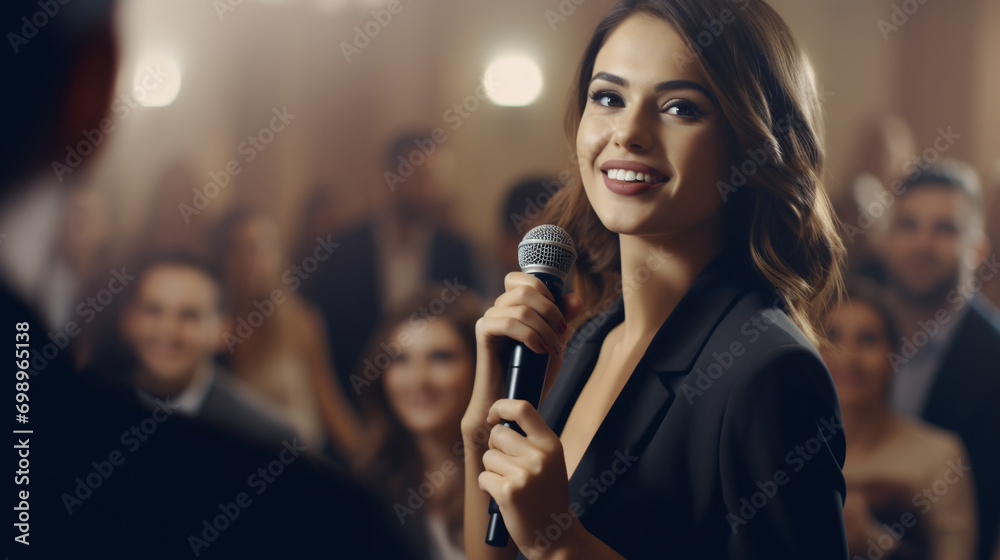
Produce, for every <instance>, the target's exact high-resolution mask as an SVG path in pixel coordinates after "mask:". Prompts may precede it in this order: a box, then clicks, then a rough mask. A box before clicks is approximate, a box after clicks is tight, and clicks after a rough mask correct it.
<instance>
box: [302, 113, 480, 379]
mask: <svg viewBox="0 0 1000 560" xmlns="http://www.w3.org/2000/svg"><path fill="white" fill-rule="evenodd" d="M432 148H433V150H432ZM384 165H385V168H384V173H383V176H382V177H379V179H378V180H379V183H380V184H385V185H386V186H385V187H384V188H385V191H382V192H385V193H386V196H387V200H386V201H385V204H384V205H383V206H382V208H381V209H380V210H379V211H377V212H376V213H375V215H374V216H372V217H371V218H369V219H367V220H365V221H364V222H362V223H361V224H360V225H359V226H357V227H355V228H353V229H350V230H348V231H347V232H344V233H343V234H341V235H338V236H336V237H333V236H330V237H324V238H323V242H318V245H322V244H323V243H325V242H327V241H333V242H335V246H336V248H335V249H334V250H333V251H332V254H331V255H330V258H329V259H328V260H326V261H325V262H322V263H319V266H318V267H317V268H316V270H315V272H310V273H309V274H308V277H307V278H305V279H304V280H303V294H304V295H305V296H306V297H307V298H308V299H310V300H311V301H313V302H315V304H316V306H317V307H319V309H320V310H321V311H322V313H323V318H324V319H325V320H326V324H327V327H328V328H329V332H328V337H329V338H328V340H329V347H330V350H331V352H332V354H333V360H334V364H335V365H336V368H337V370H338V371H339V372H340V375H341V383H342V386H343V388H344V391H347V392H348V395H349V398H351V399H355V398H356V397H357V395H355V394H354V393H353V392H351V385H350V382H349V377H350V374H351V373H352V372H353V371H354V368H355V367H356V366H357V364H358V361H359V360H360V358H361V353H362V352H363V351H364V348H365V344H367V342H368V340H369V339H370V338H371V337H372V335H373V334H374V331H375V328H376V326H377V325H378V322H379V317H380V315H381V314H382V313H383V312H384V311H385V310H387V309H392V308H394V307H395V306H397V305H399V304H400V303H401V302H403V301H406V300H407V299H409V298H410V297H412V296H413V295H414V294H415V292H416V291H418V290H419V288H420V287H421V286H424V285H426V284H428V283H433V282H451V283H455V284H458V285H462V286H467V287H468V288H469V289H471V290H474V291H477V292H480V291H481V286H480V283H479V274H478V272H477V269H476V264H475V260H474V258H473V251H472V248H471V246H470V244H469V243H468V242H467V241H466V240H465V239H463V238H462V237H460V236H458V235H456V234H455V233H452V232H451V231H449V228H448V227H447V226H446V223H447V221H448V220H447V216H448V209H449V205H450V204H451V202H452V200H453V198H454V189H452V188H451V187H450V186H449V184H450V183H451V181H452V177H453V176H454V175H455V172H454V162H453V156H452V153H451V152H450V151H449V146H448V145H447V143H443V144H442V143H439V142H437V141H436V140H435V139H434V134H433V133H431V132H426V133H416V134H404V135H401V136H399V137H398V138H396V139H395V140H394V141H393V142H392V143H391V144H390V145H389V147H388V149H387V150H386V153H385V164H384ZM318 245H317V246H318Z"/></svg>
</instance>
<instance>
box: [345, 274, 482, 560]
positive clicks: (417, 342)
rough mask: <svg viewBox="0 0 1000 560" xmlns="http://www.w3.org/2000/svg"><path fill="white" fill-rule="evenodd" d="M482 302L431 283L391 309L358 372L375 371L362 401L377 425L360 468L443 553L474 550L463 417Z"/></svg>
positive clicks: (420, 538)
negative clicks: (469, 538) (466, 531)
mask: <svg viewBox="0 0 1000 560" xmlns="http://www.w3.org/2000/svg"><path fill="white" fill-rule="evenodd" d="M421 309H431V310H437V312H435V313H433V314H432V315H420V314H419V310H421ZM482 311H483V309H482V306H481V304H480V301H479V298H478V297H476V296H475V295H473V294H471V293H464V294H458V295H454V294H450V292H449V288H448V287H445V286H436V287H433V288H429V289H428V290H426V291H424V292H421V293H420V294H418V295H417V296H416V297H414V298H412V299H411V300H410V301H409V302H404V303H403V304H401V305H400V306H397V308H396V309H395V310H394V311H392V312H391V313H390V314H389V315H388V318H387V319H386V320H385V321H384V322H383V324H382V326H381V328H379V330H378V334H377V335H376V337H375V339H374V340H373V341H372V344H370V345H369V353H368V358H367V360H366V361H365V364H366V368H362V369H361V370H359V371H358V372H357V373H356V375H357V376H359V379H360V378H363V379H364V380H365V382H364V383H363V384H362V385H361V386H360V389H361V392H360V401H361V404H362V410H363V411H364V413H365V416H366V418H368V419H369V423H370V425H371V427H372V433H373V437H372V438H371V440H370V441H369V442H368V443H369V446H368V448H367V451H366V453H365V455H364V457H363V458H362V461H361V463H360V467H361V468H360V471H361V472H362V473H363V474H364V476H366V477H368V478H369V480H371V482H372V483H373V484H374V485H376V486H377V487H378V488H381V489H382V490H383V491H384V496H385V499H386V501H387V503H388V504H390V505H391V507H392V509H393V510H394V512H395V513H396V515H397V517H398V519H399V522H400V523H401V524H403V526H404V528H405V529H407V533H408V534H409V535H410V538H411V540H412V541H413V542H414V544H415V545H416V547H417V548H419V549H421V550H429V551H430V552H431V553H430V555H429V557H430V558H432V559H433V560H460V559H464V558H465V553H464V546H463V544H462V515H463V513H462V508H463V503H464V502H463V483H464V479H463V472H464V471H463V467H462V465H463V456H464V455H463V446H462V437H461V435H462V434H461V431H460V429H459V424H460V422H461V419H462V415H463V414H464V413H465V408H466V407H467V406H468V404H469V398H470V397H471V395H472V382H473V377H474V374H475V325H476V321H477V320H478V319H479V317H481V316H482ZM386 348H392V349H393V353H394V354H396V355H395V356H394V357H393V356H390V355H389V354H388V353H387V351H386V350H385V349H386ZM369 364H371V366H369ZM382 364H384V365H385V366H386V367H384V368H382V367H381V365H382ZM362 376H363V377H362Z"/></svg>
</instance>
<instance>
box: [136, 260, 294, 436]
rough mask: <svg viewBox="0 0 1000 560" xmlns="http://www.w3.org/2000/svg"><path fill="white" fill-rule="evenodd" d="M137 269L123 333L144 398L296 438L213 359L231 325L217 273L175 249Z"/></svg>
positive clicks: (227, 426)
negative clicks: (174, 252) (172, 252)
mask: <svg viewBox="0 0 1000 560" xmlns="http://www.w3.org/2000/svg"><path fill="white" fill-rule="evenodd" d="M135 276H136V280H135V283H136V288H135V292H134V294H133V296H132V299H131V301H130V302H129V304H128V306H127V307H126V309H125V312H124V314H123V316H122V319H121V332H122V337H123V339H124V340H125V341H126V342H127V344H128V346H129V349H130V351H131V352H130V354H131V355H132V357H133V358H134V359H133V360H131V362H132V363H131V364H130V368H129V369H130V371H131V375H130V381H131V382H132V384H134V386H135V388H136V390H137V394H138V396H139V400H140V401H141V403H142V404H143V405H145V406H146V407H147V408H149V409H151V410H155V409H156V408H157V407H160V408H164V409H166V410H167V413H168V414H169V413H170V412H171V411H177V412H179V413H181V414H186V415H188V416H193V417H195V418H197V419H199V420H201V421H203V422H205V423H207V424H211V425H213V426H216V427H218V428H220V429H223V430H225V431H227V432H231V433H234V434H238V435H240V436H242V437H244V438H246V439H248V440H251V441H257V442H260V443H265V444H267V443H270V444H278V445H280V444H281V442H282V441H284V440H289V441H291V439H292V437H294V433H293V431H292V430H291V429H290V428H288V427H286V426H285V425H283V424H282V423H281V420H280V416H278V415H276V414H275V413H274V412H273V408H274V407H273V406H270V405H269V403H267V402H266V401H264V400H263V399H260V398H259V397H257V395H255V394H254V393H253V392H252V391H250V390H249V389H247V388H246V387H244V386H243V385H242V383H240V382H239V381H237V380H236V379H233V378H232V377H231V375H230V374H229V372H226V371H222V370H221V369H220V368H219V367H218V366H216V364H215V361H214V358H215V355H216V354H217V353H219V351H221V350H222V349H223V348H224V347H225V344H224V342H223V334H224V333H225V332H226V331H227V330H228V328H229V326H230V318H229V317H228V315H227V314H225V313H224V311H223V308H222V306H223V296H222V292H221V283H220V281H219V279H218V277H217V275H216V273H215V272H214V271H212V270H211V269H210V268H209V266H208V265H206V264H204V263H203V262H201V261H199V260H198V259H197V258H195V257H191V256H187V255H184V254H175V255H165V256H162V257H158V258H155V259H151V260H150V261H149V262H148V263H147V264H145V266H143V267H142V268H141V269H139V270H138V271H137V272H136V273H135Z"/></svg>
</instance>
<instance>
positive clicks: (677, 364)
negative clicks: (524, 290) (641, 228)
mask: <svg viewBox="0 0 1000 560" xmlns="http://www.w3.org/2000/svg"><path fill="white" fill-rule="evenodd" d="M754 287H756V284H755V283H754V282H753V281H752V279H751V278H749V277H748V276H746V275H745V274H744V273H743V272H742V269H741V268H739V267H738V266H737V265H736V263H735V260H734V259H733V258H732V257H730V256H728V255H723V256H720V257H719V258H718V259H716V260H715V261H713V262H712V263H711V264H710V265H709V266H708V267H707V268H706V269H705V270H704V271H703V272H702V274H701V275H700V276H699V277H698V279H697V280H696V281H695V282H694V284H692V286H691V288H690V289H689V290H688V293H687V294H685V296H684V297H683V298H682V299H681V301H680V302H679V303H678V304H677V307H676V308H675V309H674V311H673V312H671V314H670V316H669V317H668V318H667V320H666V321H665V322H664V323H663V325H662V326H661V327H660V329H659V330H658V331H657V333H656V335H655V336H654V337H653V340H652V341H651V342H650V344H649V348H648V349H647V350H646V353H645V355H644V356H643V358H642V359H641V360H640V361H639V364H638V366H636V369H635V371H634V372H633V373H632V375H631V376H630V377H629V379H628V381H627V382H626V383H625V386H624V387H623V388H622V391H621V393H620V394H619V395H618V397H617V399H615V402H614V403H613V404H612V406H611V409H610V410H609V411H608V414H607V416H606V417H605V419H604V422H602V423H601V426H600V428H598V430H597V432H596V433H595V434H594V437H593V439H592V440H591V442H590V444H589V445H588V447H587V449H586V451H585V452H584V454H583V457H582V458H581V459H580V463H579V464H578V466H577V468H576V470H575V471H574V472H573V475H572V476H571V477H570V480H569V490H570V496H579V495H580V493H581V490H582V488H581V487H582V486H583V485H584V484H585V483H587V482H588V481H589V480H590V479H591V478H592V477H595V476H599V475H600V473H601V472H603V471H604V470H607V469H608V468H610V466H611V465H612V463H613V462H614V461H615V460H616V459H617V458H619V454H621V455H626V454H627V455H631V456H632V457H641V456H642V453H643V451H644V450H645V449H646V447H647V445H648V444H649V442H650V440H651V439H652V437H653V435H654V434H655V432H656V430H657V428H658V427H659V426H660V424H661V423H662V421H663V418H664V417H665V416H666V414H667V412H668V411H669V409H670V406H671V404H672V403H673V402H674V397H675V395H676V389H675V388H674V387H675V386H676V383H678V382H679V380H681V379H683V377H684V375H686V374H687V373H688V372H690V371H691V368H692V367H693V365H694V363H695V361H696V360H697V358H698V356H699V355H700V354H701V351H702V349H703V348H704V346H705V344H706V343H707V341H708V339H709V336H710V335H711V333H712V331H714V330H715V328H716V326H718V324H719V323H720V322H721V321H722V319H723V318H724V317H725V316H726V314H727V313H728V312H729V309H731V307H732V306H733V305H734V304H735V303H736V301H737V300H738V299H739V297H740V296H741V295H743V294H744V293H746V292H747V291H749V290H750V289H752V288H754ZM613 310H614V312H613V313H610V314H608V315H607V318H606V321H605V322H604V324H603V325H602V326H601V327H600V328H598V329H596V330H595V331H594V334H593V335H592V336H590V337H588V338H587V339H586V340H585V341H584V342H583V345H582V346H581V347H580V350H579V351H578V352H575V353H574V354H572V355H571V356H568V357H567V360H566V363H565V365H564V367H563V370H562V373H561V375H562V374H569V377H568V378H567V379H565V380H559V381H560V382H559V383H557V384H556V385H557V387H558V391H557V390H556V389H557V388H556V387H553V390H552V398H551V402H550V400H546V402H545V404H546V405H548V406H547V407H546V406H543V408H544V412H545V413H544V414H543V417H544V418H545V420H546V422H548V423H549V425H550V426H551V427H552V428H553V431H555V432H556V433H557V434H560V433H561V432H562V428H563V426H564V425H565V422H566V419H567V418H568V416H569V412H570V410H571V409H572V405H573V403H575V402H576V399H577V397H578V396H579V394H580V392H581V391H582V390H583V386H584V385H585V384H586V381H587V379H588V378H589V377H590V373H591V371H592V370H593V366H594V363H595V362H596V359H597V354H598V353H599V351H600V346H601V342H602V341H603V340H604V337H605V335H606V334H607V332H608V331H609V330H610V329H611V328H612V327H614V326H615V325H617V324H618V323H620V322H621V321H622V320H623V319H624V307H623V301H622V299H621V298H619V300H618V303H617V305H616V306H615V307H614V308H613ZM567 352H569V350H567ZM562 381H565V382H562ZM623 476H627V475H623ZM584 502H586V500H584ZM597 503H600V502H599V501H598V502H595V504H597ZM581 505H582V510H583V511H582V513H581V514H580V516H581V517H582V516H583V515H585V514H586V513H587V511H588V510H589V509H591V508H592V506H591V505H590V504H587V503H584V504H581Z"/></svg>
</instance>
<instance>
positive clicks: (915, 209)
mask: <svg viewBox="0 0 1000 560" xmlns="http://www.w3.org/2000/svg"><path fill="white" fill-rule="evenodd" d="M900 192H901V195H900V196H899V197H898V198H897V199H896V202H895V205H894V208H893V211H892V213H891V215H890V216H889V226H888V230H887V231H886V233H885V236H884V239H882V240H880V242H879V244H880V245H881V251H882V254H883V256H884V260H885V265H886V271H887V273H888V285H889V288H890V290H889V298H888V302H889V303H890V305H891V309H892V311H893V314H894V316H895V318H896V324H897V325H898V327H899V328H900V330H901V338H900V349H899V352H893V353H892V354H891V355H890V362H891V365H892V367H893V369H894V370H895V371H896V375H895V377H894V378H893V383H892V386H891V389H890V403H891V404H892V406H893V408H895V409H896V410H897V411H899V412H902V413H905V414H909V415H912V416H916V417H919V418H922V419H924V420H926V421H928V422H930V423H932V424H936V425H938V426H940V427H942V428H944V429H946V430H950V431H953V432H955V433H957V434H958V435H959V436H960V437H961V438H962V441H963V443H964V444H965V447H966V449H967V450H968V452H969V460H970V463H971V466H972V472H973V473H974V474H975V475H976V478H977V485H976V502H977V506H978V511H979V519H980V528H981V531H980V539H979V546H978V549H977V558H979V559H980V560H986V559H988V558H989V555H990V554H992V551H993V547H994V545H995V543H996V538H997V534H996V528H997V524H998V522H1000V476H997V473H1000V446H998V445H997V442H996V433H997V430H998V429H1000V406H997V402H1000V375H997V364H998V363H1000V326H998V325H997V323H996V322H995V321H996V319H995V317H996V308H994V307H993V306H992V305H991V304H990V303H989V302H988V301H987V300H986V298H984V297H982V296H981V295H980V294H979V293H978V292H979V291H981V290H982V286H983V282H987V281H992V282H1000V279H997V278H994V277H995V276H996V271H994V270H993V269H992V268H991V267H993V266H994V265H993V264H992V263H993V262H995V260H991V259H990V258H986V249H987V242H986V237H985V235H984V233H983V217H982V215H981V213H980V211H981V208H982V200H981V195H980V190H979V182H978V179H977V177H976V174H975V172H974V171H973V170H972V169H971V168H970V167H969V166H967V165H965V164H963V163H960V162H957V161H944V162H941V163H938V164H935V165H930V166H927V168H926V169H923V170H918V171H917V172H916V173H914V174H912V175H911V176H909V177H908V178H907V179H906V180H905V181H904V182H903V184H902V185H901V188H900Z"/></svg>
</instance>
